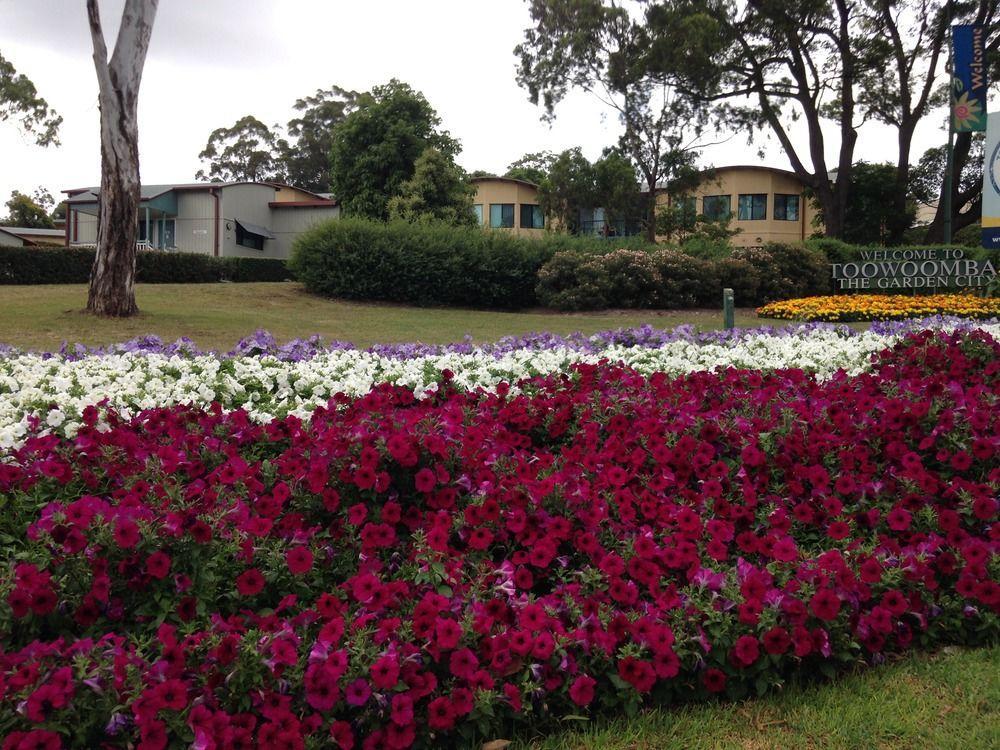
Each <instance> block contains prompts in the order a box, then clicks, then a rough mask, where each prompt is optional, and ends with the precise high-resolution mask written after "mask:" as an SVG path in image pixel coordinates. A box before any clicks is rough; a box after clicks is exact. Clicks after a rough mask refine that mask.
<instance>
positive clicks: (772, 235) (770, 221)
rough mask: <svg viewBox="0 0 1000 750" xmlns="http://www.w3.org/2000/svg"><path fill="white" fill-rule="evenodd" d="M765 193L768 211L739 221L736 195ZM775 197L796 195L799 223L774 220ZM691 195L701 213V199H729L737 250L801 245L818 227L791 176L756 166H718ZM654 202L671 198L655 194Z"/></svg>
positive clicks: (800, 187) (811, 208) (809, 203)
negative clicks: (760, 216) (765, 245)
mask: <svg viewBox="0 0 1000 750" xmlns="http://www.w3.org/2000/svg"><path fill="white" fill-rule="evenodd" d="M760 193H763V194H766V195H767V211H766V213H765V218H763V219H749V220H743V221H740V220H739V196H740V195H741V194H760ZM775 194H785V195H798V196H799V218H798V221H785V220H779V219H775V218H774V205H775V201H774V196H775ZM693 195H694V196H695V197H696V199H697V210H698V213H699V214H700V213H702V211H703V205H704V204H703V199H704V197H705V196H707V195H728V196H730V204H729V205H730V210H731V213H732V221H730V223H729V226H730V228H731V229H739V230H740V232H739V234H737V235H736V236H735V237H733V238H732V243H733V244H734V245H736V246H737V247H752V246H757V245H764V244H767V243H768V242H785V243H800V242H803V241H804V240H806V239H808V238H809V237H810V236H812V235H813V234H814V233H815V232H818V231H820V230H821V227H819V226H814V225H813V220H814V219H815V217H816V213H817V211H816V207H815V206H814V205H813V202H812V201H811V200H808V199H807V198H806V197H805V194H804V186H803V185H802V183H801V182H799V180H798V178H796V177H795V175H794V174H790V173H784V172H779V171H775V170H771V169H767V168H758V167H721V168H718V169H716V170H715V174H714V176H713V177H712V178H710V179H708V180H706V181H705V182H703V183H702V184H701V185H699V186H698V187H697V188H696V189H695V190H694V191H693ZM656 202H657V203H658V204H660V205H667V204H669V202H670V198H669V197H668V196H667V194H666V192H663V193H660V194H659V195H657V198H656Z"/></svg>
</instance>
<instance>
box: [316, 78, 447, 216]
mask: <svg viewBox="0 0 1000 750" xmlns="http://www.w3.org/2000/svg"><path fill="white" fill-rule="evenodd" d="M440 126H441V118H440V117H438V115H437V112H435V111H434V108H433V107H431V105H430V103H429V102H428V101H427V99H426V98H424V95H423V94H421V93H420V92H419V91H415V90H414V89H412V88H411V87H410V86H408V85H407V84H405V83H403V82H401V81H398V80H396V79H393V80H391V81H390V82H389V83H387V84H385V85H382V86H376V87H374V88H373V89H372V90H371V91H368V92H366V93H364V94H362V95H361V96H360V97H358V100H357V109H356V110H355V111H353V112H351V113H350V114H349V115H348V116H347V117H346V118H345V119H344V121H343V122H342V123H341V124H340V125H338V126H337V128H336V130H335V131H334V136H333V144H332V147H331V152H330V153H331V157H330V158H331V172H330V186H331V188H332V190H333V192H334V193H335V194H336V195H337V197H338V198H339V199H340V204H341V206H342V208H343V211H344V213H345V214H346V215H348V216H357V217H366V218H371V219H379V220H383V221H384V220H386V219H387V218H388V217H389V201H390V200H391V199H392V198H393V197H394V196H397V195H399V194H400V193H401V192H402V186H403V183H404V182H406V181H407V180H409V179H410V178H411V177H412V176H413V173H414V170H415V168H416V162H417V159H418V158H419V157H420V155H421V154H422V153H423V152H424V150H425V149H427V148H428V147H430V148H435V149H437V150H438V151H440V152H441V153H442V154H444V155H445V156H447V157H449V158H454V157H455V155H456V154H457V153H458V152H459V150H460V146H459V143H458V141H456V140H455V139H454V138H452V137H451V136H450V135H449V134H448V132H447V131H444V130H440Z"/></svg>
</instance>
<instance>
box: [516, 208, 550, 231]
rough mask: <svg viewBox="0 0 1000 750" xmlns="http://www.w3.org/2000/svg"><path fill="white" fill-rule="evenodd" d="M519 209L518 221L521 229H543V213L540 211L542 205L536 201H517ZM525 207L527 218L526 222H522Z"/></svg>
mask: <svg viewBox="0 0 1000 750" xmlns="http://www.w3.org/2000/svg"><path fill="white" fill-rule="evenodd" d="M518 205H519V206H520V207H521V210H520V211H519V212H518V213H519V216H518V222H519V224H520V227H521V229H545V215H544V214H543V213H542V207H541V206H540V205H538V204H537V203H519V204H518ZM525 209H528V210H529V217H530V218H529V220H528V223H527V224H525V223H524V214H525Z"/></svg>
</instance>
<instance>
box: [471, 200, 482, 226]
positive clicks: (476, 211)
mask: <svg viewBox="0 0 1000 750" xmlns="http://www.w3.org/2000/svg"><path fill="white" fill-rule="evenodd" d="M472 215H473V216H475V217H476V224H477V225H478V226H482V225H483V204H482V203H477V204H475V205H474V206H473V207H472Z"/></svg>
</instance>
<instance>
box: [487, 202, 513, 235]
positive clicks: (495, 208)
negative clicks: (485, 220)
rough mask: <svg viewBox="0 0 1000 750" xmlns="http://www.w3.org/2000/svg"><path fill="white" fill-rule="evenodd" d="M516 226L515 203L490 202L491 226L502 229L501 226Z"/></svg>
mask: <svg viewBox="0 0 1000 750" xmlns="http://www.w3.org/2000/svg"><path fill="white" fill-rule="evenodd" d="M513 226H514V204H513V203H491V204H490V227H492V228H493V229H500V228H501V227H507V228H510V227H513Z"/></svg>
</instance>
